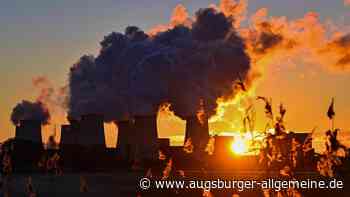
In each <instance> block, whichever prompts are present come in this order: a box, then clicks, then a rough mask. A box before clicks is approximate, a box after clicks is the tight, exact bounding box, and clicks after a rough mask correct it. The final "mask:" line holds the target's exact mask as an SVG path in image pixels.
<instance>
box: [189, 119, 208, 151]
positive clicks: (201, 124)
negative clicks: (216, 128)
mask: <svg viewBox="0 0 350 197" xmlns="http://www.w3.org/2000/svg"><path fill="white" fill-rule="evenodd" d="M185 132H186V133H185V141H184V143H186V141H187V140H188V139H189V138H191V141H192V145H193V146H194V151H199V150H203V151H204V149H205V146H206V144H207V142H208V139H209V126H208V119H205V120H204V121H200V120H199V119H198V118H197V116H189V117H187V118H186V131H185Z"/></svg>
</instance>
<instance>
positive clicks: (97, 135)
mask: <svg viewBox="0 0 350 197" xmlns="http://www.w3.org/2000/svg"><path fill="white" fill-rule="evenodd" d="M78 136H79V137H78V140H77V142H78V144H79V145H81V146H85V147H96V148H103V149H104V148H105V147H106V145H105V135H104V126H103V116H101V115H98V114H87V115H83V116H82V117H81V120H80V123H79V133H78Z"/></svg>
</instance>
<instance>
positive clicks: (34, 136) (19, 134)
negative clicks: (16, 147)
mask: <svg viewBox="0 0 350 197" xmlns="http://www.w3.org/2000/svg"><path fill="white" fill-rule="evenodd" d="M15 139H16V140H23V141H30V142H34V143H40V144H41V143H42V138H41V122H40V121H37V120H21V121H20V124H19V126H16V134H15Z"/></svg>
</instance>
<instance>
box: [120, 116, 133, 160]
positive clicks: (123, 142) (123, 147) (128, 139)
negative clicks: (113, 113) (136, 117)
mask: <svg viewBox="0 0 350 197" xmlns="http://www.w3.org/2000/svg"><path fill="white" fill-rule="evenodd" d="M116 124H117V126H118V139H117V151H118V155H120V156H121V157H122V158H123V159H125V160H126V161H129V160H130V159H132V155H133V154H134V152H135V145H136V140H135V132H134V131H135V127H134V123H133V122H132V121H129V120H125V121H118V122H117V123H116Z"/></svg>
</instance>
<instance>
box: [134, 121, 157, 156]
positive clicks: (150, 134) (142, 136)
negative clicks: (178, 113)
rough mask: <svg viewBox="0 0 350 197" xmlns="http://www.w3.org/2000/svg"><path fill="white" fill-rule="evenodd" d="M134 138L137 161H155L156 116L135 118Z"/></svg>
mask: <svg viewBox="0 0 350 197" xmlns="http://www.w3.org/2000/svg"><path fill="white" fill-rule="evenodd" d="M135 137H136V142H137V144H136V153H135V157H136V158H137V159H139V158H141V159H150V160H153V159H156V158H157V157H158V146H157V138H158V132H157V116H156V115H154V116H135Z"/></svg>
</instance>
